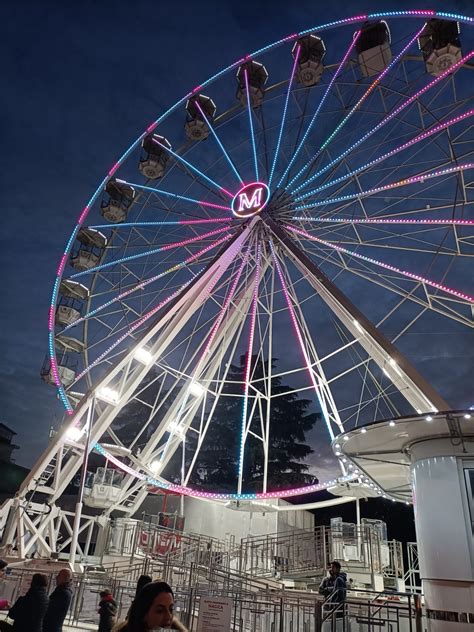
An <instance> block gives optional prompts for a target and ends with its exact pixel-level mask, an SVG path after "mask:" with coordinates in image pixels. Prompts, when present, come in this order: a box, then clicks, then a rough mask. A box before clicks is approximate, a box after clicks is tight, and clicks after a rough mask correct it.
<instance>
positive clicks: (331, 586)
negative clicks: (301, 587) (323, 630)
mask: <svg viewBox="0 0 474 632" xmlns="http://www.w3.org/2000/svg"><path fill="white" fill-rule="evenodd" d="M346 592H347V575H346V573H341V565H340V563H339V562H337V561H336V560H334V562H332V563H331V566H330V568H329V575H328V576H327V577H325V578H324V579H323V581H322V582H321V584H320V586H319V594H320V595H324V596H325V597H327V602H326V603H327V604H328V605H329V606H332V608H334V609H336V608H337V606H338V605H339V604H341V603H344V601H345V600H346ZM340 610H341V614H342V608H341V609H340Z"/></svg>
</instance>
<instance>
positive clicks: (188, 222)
mask: <svg viewBox="0 0 474 632" xmlns="http://www.w3.org/2000/svg"><path fill="white" fill-rule="evenodd" d="M178 212H180V211H178ZM232 221H233V218H232V217H214V218H209V219H177V220H169V221H163V222H123V223H122V224H117V226H116V227H115V229H116V230H117V229H120V228H137V227H138V228H140V227H142V228H147V227H153V226H197V225H199V224H224V223H228V224H230V223H231V222H232ZM89 228H93V229H95V230H99V229H101V228H110V224H94V225H91V226H89Z"/></svg>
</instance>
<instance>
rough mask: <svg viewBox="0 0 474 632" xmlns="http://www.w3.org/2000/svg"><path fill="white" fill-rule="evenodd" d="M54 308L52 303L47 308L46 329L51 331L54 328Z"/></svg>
mask: <svg viewBox="0 0 474 632" xmlns="http://www.w3.org/2000/svg"><path fill="white" fill-rule="evenodd" d="M55 315H56V312H55V309H54V305H51V306H50V308H49V316H48V329H49V331H53V330H54V320H55Z"/></svg>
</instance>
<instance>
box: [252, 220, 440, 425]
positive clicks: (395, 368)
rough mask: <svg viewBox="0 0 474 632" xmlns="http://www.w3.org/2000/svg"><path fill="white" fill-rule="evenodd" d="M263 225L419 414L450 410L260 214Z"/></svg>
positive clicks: (337, 291)
mask: <svg viewBox="0 0 474 632" xmlns="http://www.w3.org/2000/svg"><path fill="white" fill-rule="evenodd" d="M262 219H263V221H264V223H265V224H266V226H267V227H268V228H269V229H270V230H271V231H272V232H273V234H274V236H275V237H276V238H277V239H278V241H279V242H280V244H281V245H282V247H283V248H284V249H285V250H286V252H287V253H288V255H289V256H290V257H291V259H292V260H293V262H294V264H295V265H296V266H297V267H298V269H299V270H300V272H301V273H302V274H303V275H304V276H305V277H306V279H307V280H308V282H309V283H310V284H311V285H312V286H313V287H314V289H315V290H317V292H318V294H319V296H320V297H321V299H322V300H323V301H324V302H325V303H326V305H327V306H328V307H329V308H330V309H331V311H332V312H333V313H334V314H335V315H336V316H337V317H338V318H339V320H340V321H341V322H342V324H343V325H344V326H345V327H346V329H348V330H349V331H350V332H351V334H352V335H353V336H354V338H356V339H357V340H358V342H359V344H360V345H361V346H362V347H363V349H364V350H365V351H366V352H367V353H368V355H369V356H370V357H371V358H372V360H373V361H374V362H375V363H376V364H377V365H378V366H379V367H380V369H381V370H382V371H383V372H384V373H386V374H387V375H388V376H389V378H390V380H391V381H392V383H393V384H394V386H396V388H397V389H398V390H399V391H400V393H401V394H402V395H403V396H404V397H405V398H406V400H407V401H408V402H409V403H410V404H411V405H412V406H413V408H414V409H415V410H416V411H417V412H418V411H419V414H421V413H423V412H435V411H438V410H450V409H451V407H450V406H449V404H448V403H447V402H446V401H445V400H444V399H443V398H442V397H441V396H440V395H439V393H437V392H436V390H435V389H434V388H433V387H432V386H431V385H430V384H429V383H428V382H427V381H426V380H425V378H424V377H422V376H421V375H420V373H418V371H417V370H416V369H415V367H414V366H413V365H412V364H411V363H410V362H409V361H408V360H407V358H405V357H404V356H403V355H402V354H401V353H400V352H399V351H398V350H397V348H396V347H395V346H394V345H393V344H392V343H391V342H390V341H389V340H387V338H385V336H384V335H383V334H382V333H381V332H380V331H379V330H378V329H377V327H375V325H374V324H373V323H372V322H371V321H370V320H369V319H368V318H367V317H366V316H365V315H364V314H363V313H362V312H361V311H360V310H359V309H358V308H357V307H356V306H355V305H354V304H353V303H352V302H351V301H350V300H349V298H348V297H347V296H346V295H345V294H344V293H343V292H341V290H340V289H339V288H338V287H337V286H336V285H335V284H334V283H333V282H332V281H331V280H330V279H329V278H328V277H327V276H326V275H325V274H324V273H323V272H322V270H321V269H320V268H319V267H318V266H317V265H316V264H315V263H314V261H312V260H311V259H310V258H309V257H308V256H307V255H306V254H305V253H304V252H303V251H302V250H301V249H300V248H299V247H298V245H297V244H296V243H295V242H294V240H293V239H292V238H291V237H290V236H289V235H288V234H287V232H286V231H285V230H284V229H283V228H282V227H281V226H280V225H279V224H277V223H276V222H275V221H274V220H273V219H272V218H271V217H270V216H269V215H268V213H264V214H263V215H262Z"/></svg>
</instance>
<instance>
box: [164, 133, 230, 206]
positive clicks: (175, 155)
mask: <svg viewBox="0 0 474 632" xmlns="http://www.w3.org/2000/svg"><path fill="white" fill-rule="evenodd" d="M153 141H154V142H155V143H156V144H157V145H158V146H159V147H161V148H162V149H163V150H165V151H166V152H168V153H169V154H170V155H171V156H173V158H174V159H175V160H177V161H178V162H180V163H182V164H183V165H185V166H186V167H188V169H191V171H194V173H196V174H197V175H198V176H199V177H200V178H203V180H205V181H206V182H208V183H209V184H211V185H212V186H213V187H216V188H217V189H219V190H220V191H223V192H224V193H225V194H226V195H228V196H229V197H230V198H233V197H234V194H233V193H231V192H230V191H228V190H227V189H225V188H224V187H223V186H221V185H220V184H218V183H217V182H215V181H214V180H212V178H209V176H206V174H205V173H203V172H202V171H201V170H200V169H198V168H197V167H195V166H194V165H192V164H191V163H190V162H189V161H187V160H186V159H185V158H183V157H182V156H180V155H179V154H177V153H176V152H174V151H173V150H172V149H171V148H170V147H167V146H166V145H163V143H160V142H159V141H157V140H155V139H153Z"/></svg>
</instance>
